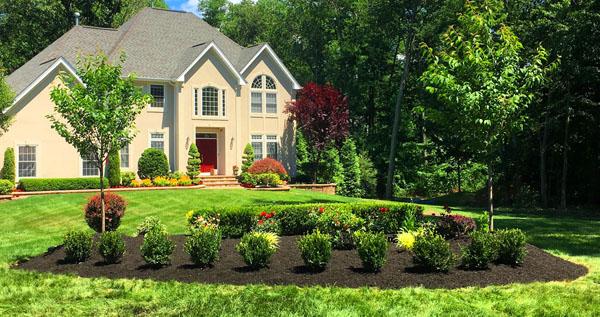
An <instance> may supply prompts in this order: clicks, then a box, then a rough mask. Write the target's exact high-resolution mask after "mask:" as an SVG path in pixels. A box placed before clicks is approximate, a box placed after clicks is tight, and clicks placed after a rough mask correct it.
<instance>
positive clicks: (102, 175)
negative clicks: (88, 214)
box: [100, 163, 106, 232]
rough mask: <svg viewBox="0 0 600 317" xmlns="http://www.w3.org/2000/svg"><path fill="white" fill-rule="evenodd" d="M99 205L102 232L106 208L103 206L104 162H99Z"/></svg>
mask: <svg viewBox="0 0 600 317" xmlns="http://www.w3.org/2000/svg"><path fill="white" fill-rule="evenodd" d="M100 206H102V207H101V210H102V212H101V217H102V227H101V228H102V230H101V231H102V232H104V231H106V210H105V207H104V164H103V163H100Z"/></svg>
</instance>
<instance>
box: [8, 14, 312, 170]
mask: <svg viewBox="0 0 600 317" xmlns="http://www.w3.org/2000/svg"><path fill="white" fill-rule="evenodd" d="M98 52H103V53H104V54H106V55H108V56H109V58H110V59H111V60H117V59H118V57H119V55H120V54H121V53H122V52H124V53H125V54H126V57H127V59H126V61H125V63H124V65H123V72H124V75H127V74H130V73H133V74H135V75H136V76H137V83H138V84H139V86H140V87H142V88H143V90H144V91H146V92H147V93H149V94H152V95H153V96H154V102H153V103H152V104H150V105H147V107H146V108H145V109H144V111H143V112H142V114H141V115H140V116H139V117H138V119H137V121H136V127H137V130H138V134H137V136H136V138H135V139H134V140H133V141H132V142H131V144H130V145H129V146H127V147H125V148H123V149H121V152H120V155H121V169H122V170H131V171H136V170H137V161H138V159H139V157H140V156H141V154H142V152H143V151H144V150H145V149H147V148H150V147H152V148H158V149H161V150H163V151H164V152H165V154H166V155H167V157H168V159H169V164H170V168H171V170H173V171H177V170H180V171H185V170H186V164H187V157H188V156H187V153H188V149H189V146H190V145H191V144H192V143H196V144H197V145H198V148H199V150H200V153H201V155H202V158H203V163H202V166H201V168H202V171H203V172H204V173H207V172H211V171H213V170H214V171H215V172H216V174H220V175H231V174H233V166H234V165H238V166H240V165H241V158H242V152H243V149H244V147H245V145H246V144H248V143H250V144H252V146H253V147H254V152H255V158H256V159H260V158H264V157H273V158H275V159H277V160H280V161H282V162H283V164H284V166H285V167H286V168H287V169H288V170H289V171H290V172H291V173H292V174H293V173H294V171H295V153H294V144H293V143H294V127H293V123H291V122H290V121H289V120H288V116H287V115H286V114H284V113H283V111H284V106H285V104H286V103H287V102H289V101H291V100H293V99H294V98H295V94H296V91H297V90H298V89H300V88H301V87H300V85H299V84H298V83H297V82H296V80H295V79H294V77H293V76H292V75H291V74H290V72H289V71H288V69H287V68H286V67H285V65H283V63H282V62H281V60H280V59H279V58H278V57H277V55H276V54H275V52H274V51H273V50H272V49H271V47H270V46H269V45H268V44H260V45H256V46H252V47H248V48H244V47H241V46H240V45H238V44H237V43H235V42H234V41H232V40H231V39H229V38H228V37H226V36H225V35H223V34H222V33H220V32H219V31H217V30H216V29H214V28H213V27H211V26H210V25H208V24H207V23H206V22H204V21H203V20H201V19H199V18H198V17H196V16H195V15H193V14H192V13H187V12H180V11H171V10H162V9H154V8H146V9H143V10H142V11H141V12H140V13H138V14H137V15H136V16H134V17H133V18H132V19H131V20H129V21H128V22H126V23H125V24H123V25H122V26H121V27H120V28H118V29H106V28H96V27H87V26H80V25H76V26H75V27H73V28H72V29H71V30H69V31H68V32H67V33H65V34H64V35H63V36H62V37H60V38H59V39H58V40H56V41H55V42H54V43H52V44H51V45H50V46H48V47H47V48H46V49H44V50H43V51H42V52H40V53H39V54H38V55H36V56H35V57H34V58H32V59H31V60H30V61H28V62H27V63H26V64H24V65H23V66H22V67H21V68H19V69H17V70H16V71H15V72H13V73H12V74H10V75H9V76H8V77H7V82H8V84H9V85H10V86H11V87H12V89H13V90H14V91H15V92H16V94H17V97H16V98H15V101H14V104H13V106H12V107H11V108H9V109H8V110H7V112H8V114H9V115H12V116H14V119H15V120H14V122H13V124H12V126H11V127H10V129H9V131H8V132H7V133H6V134H5V135H4V136H2V138H0V150H1V151H0V152H2V153H3V152H4V149H5V148H7V147H14V148H15V156H16V159H17V163H16V165H17V166H16V169H17V178H23V177H82V176H97V175H98V171H97V169H95V168H94V166H93V164H91V162H88V161H87V160H86V158H85V157H81V156H80V155H79V153H78V152H77V151H76V150H75V148H73V147H72V146H71V145H69V144H68V143H66V141H65V140H64V139H63V138H62V137H60V136H59V135H58V134H57V133H56V132H55V131H54V130H52V128H51V126H50V121H49V120H48V119H47V118H46V115H47V114H50V113H52V112H53V107H54V104H53V103H52V101H51V100H50V91H51V90H52V88H53V87H55V86H56V85H59V84H61V80H60V79H59V78H58V75H59V73H60V72H61V71H64V72H68V73H71V74H73V75H74V76H76V70H75V65H76V61H77V56H78V55H87V54H96V53H98ZM2 153H0V155H2Z"/></svg>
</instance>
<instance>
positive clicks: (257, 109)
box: [251, 92, 262, 113]
mask: <svg viewBox="0 0 600 317" xmlns="http://www.w3.org/2000/svg"><path fill="white" fill-rule="evenodd" d="M251 109H252V113H261V112H262V93H260V92H252V103H251Z"/></svg>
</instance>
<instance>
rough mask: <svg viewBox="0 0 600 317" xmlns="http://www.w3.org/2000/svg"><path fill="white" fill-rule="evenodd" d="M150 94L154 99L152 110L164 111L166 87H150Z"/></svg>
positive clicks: (151, 105)
mask: <svg viewBox="0 0 600 317" xmlns="http://www.w3.org/2000/svg"><path fill="white" fill-rule="evenodd" d="M150 94H151V95H152V97H154V101H152V104H150V108H157V109H163V108H164V107H165V86H163V85H150Z"/></svg>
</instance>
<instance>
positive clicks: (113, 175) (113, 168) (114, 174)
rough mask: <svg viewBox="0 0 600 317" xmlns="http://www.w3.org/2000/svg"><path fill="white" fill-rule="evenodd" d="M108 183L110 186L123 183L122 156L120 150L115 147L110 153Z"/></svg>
mask: <svg viewBox="0 0 600 317" xmlns="http://www.w3.org/2000/svg"><path fill="white" fill-rule="evenodd" d="M107 169H108V173H107V175H108V184H109V185H110V187H117V186H119V185H121V157H120V156H119V151H118V150H116V149H114V150H112V151H111V152H110V153H109V154H108V165H107Z"/></svg>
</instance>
